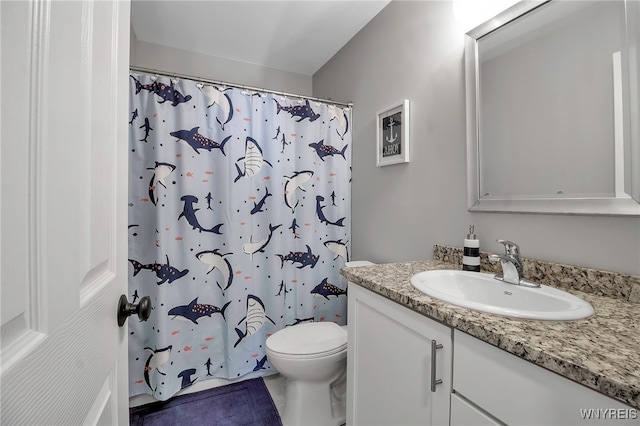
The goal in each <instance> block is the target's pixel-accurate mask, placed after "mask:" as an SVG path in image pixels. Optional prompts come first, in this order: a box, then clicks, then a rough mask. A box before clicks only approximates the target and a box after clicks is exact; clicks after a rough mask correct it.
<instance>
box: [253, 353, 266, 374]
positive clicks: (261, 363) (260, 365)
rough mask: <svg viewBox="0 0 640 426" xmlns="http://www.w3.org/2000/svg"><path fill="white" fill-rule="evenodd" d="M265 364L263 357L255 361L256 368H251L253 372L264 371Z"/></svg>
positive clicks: (264, 357)
mask: <svg viewBox="0 0 640 426" xmlns="http://www.w3.org/2000/svg"><path fill="white" fill-rule="evenodd" d="M266 363H267V356H266V355H265V356H263V357H262V358H261V359H260V360H259V361H258V360H257V359H256V366H255V367H253V371H260V370H266V369H267V367H265V366H264V365H265V364H266Z"/></svg>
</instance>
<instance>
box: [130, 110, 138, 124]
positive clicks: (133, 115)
mask: <svg viewBox="0 0 640 426" xmlns="http://www.w3.org/2000/svg"><path fill="white" fill-rule="evenodd" d="M136 118H138V108H136V110H135V111H133V112H132V113H131V121H129V124H133V121H134V120H135V119H136Z"/></svg>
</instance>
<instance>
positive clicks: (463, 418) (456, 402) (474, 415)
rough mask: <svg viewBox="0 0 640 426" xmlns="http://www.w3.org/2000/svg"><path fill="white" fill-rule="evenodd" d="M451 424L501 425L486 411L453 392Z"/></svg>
mask: <svg viewBox="0 0 640 426" xmlns="http://www.w3.org/2000/svg"><path fill="white" fill-rule="evenodd" d="M449 425H450V426H500V425H502V423H498V422H497V421H495V420H494V419H492V418H491V417H490V416H488V415H487V414H486V413H483V412H482V411H480V410H479V409H478V408H477V407H474V406H473V405H471V404H469V402H467V401H466V400H464V399H462V398H460V397H459V396H458V395H457V394H455V393H452V394H451V422H450V423H449Z"/></svg>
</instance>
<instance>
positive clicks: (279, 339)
mask: <svg viewBox="0 0 640 426" xmlns="http://www.w3.org/2000/svg"><path fill="white" fill-rule="evenodd" d="M267 349H269V351H271V352H272V353H273V354H274V355H276V356H282V357H285V358H320V357H325V356H330V355H333V354H336V353H339V352H342V351H346V349H347V332H346V331H345V330H344V328H342V327H340V326H339V325H338V324H336V323H333V322H312V323H307V324H298V325H295V326H292V327H286V328H284V329H282V330H280V331H278V332H276V333H274V334H272V335H271V336H269V338H268V339H267Z"/></svg>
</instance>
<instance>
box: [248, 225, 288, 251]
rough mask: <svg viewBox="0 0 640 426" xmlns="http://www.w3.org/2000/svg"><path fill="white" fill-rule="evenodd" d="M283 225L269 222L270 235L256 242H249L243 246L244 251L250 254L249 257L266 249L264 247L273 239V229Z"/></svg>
mask: <svg viewBox="0 0 640 426" xmlns="http://www.w3.org/2000/svg"><path fill="white" fill-rule="evenodd" d="M281 226H282V225H276V226H271V224H269V235H267V236H266V237H265V238H263V239H262V240H260V241H257V242H255V243H254V242H248V243H246V244H244V245H243V246H242V251H243V252H245V253H246V254H248V255H249V257H252V256H253V253H256V252H258V251H260V252H262V251H264V248H265V247H266V246H267V244H269V241H271V237H272V236H273V231H275V230H276V229H278V228H280V227H281Z"/></svg>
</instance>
